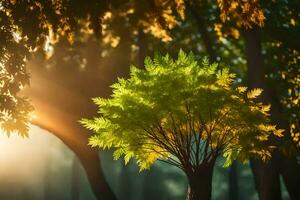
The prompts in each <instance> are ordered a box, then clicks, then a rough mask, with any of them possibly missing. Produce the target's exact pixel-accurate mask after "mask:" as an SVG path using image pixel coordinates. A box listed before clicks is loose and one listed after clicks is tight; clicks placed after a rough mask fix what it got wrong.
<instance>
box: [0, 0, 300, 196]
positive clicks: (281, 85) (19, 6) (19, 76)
mask: <svg viewBox="0 0 300 200" xmlns="http://www.w3.org/2000/svg"><path fill="white" fill-rule="evenodd" d="M299 13H300V5H299V2H298V1H297V0H289V1H285V0H277V1H268V0H261V1H240V0H230V1H223V0H218V1H210V0H186V1H184V0H173V1H171V0H151V1H146V0H142V1H126V0H114V1H99V0H92V1H83V0H78V1H73V0H65V1H61V0H57V1H50V0H38V1H25V0H24V1H23V0H17V1H15V0H7V1H2V2H1V4H0V17H1V21H0V25H1V29H0V35H1V37H0V38H1V39H0V45H1V55H0V59H1V66H0V91H1V93H0V124H1V127H2V128H4V129H5V131H6V132H8V133H9V132H12V131H15V130H17V131H18V132H19V133H20V134H21V135H26V133H27V132H28V125H29V124H28V119H29V118H32V114H31V112H32V105H33V106H34V108H35V115H36V116H37V117H36V118H35V119H33V123H35V124H37V125H39V126H40V127H42V128H44V129H47V130H49V131H50V132H51V133H52V134H54V135H55V136H57V137H58V138H59V139H61V140H62V141H63V142H64V143H65V144H66V145H67V146H68V147H69V148H70V149H71V150H72V151H73V152H75V154H76V155H77V156H78V158H79V160H80V161H81V163H82V165H83V167H84V169H85V171H86V172H87V175H88V177H89V182H90V184H91V186H92V188H93V191H94V194H95V196H96V197H97V198H98V199H103V198H104V199H114V198H115V195H114V194H113V193H112V192H111V189H109V186H108V184H107V182H106V181H105V179H104V178H103V177H104V176H103V173H102V171H101V167H100V160H99V156H98V152H97V151H96V150H94V149H91V148H90V147H88V146H86V144H87V138H88V136H89V133H86V132H85V130H83V129H82V128H81V127H80V126H79V125H78V123H77V120H78V119H81V118H82V117H91V116H93V115H94V113H95V109H96V108H95V107H94V106H93V105H92V102H91V101H90V98H91V97H95V96H103V97H107V96H108V95H110V92H111V90H110V88H109V87H108V86H109V85H110V84H111V83H112V82H114V81H115V79H116V77H118V76H127V75H128V71H129V63H135V64H137V65H138V66H140V67H142V66H143V65H142V61H143V60H144V57H145V55H150V56H151V55H152V54H153V52H154V51H160V52H162V53H164V52H169V53H170V54H171V55H172V54H173V55H174V54H175V53H177V51H178V49H179V48H182V49H184V50H185V51H189V50H192V51H193V52H194V53H195V54H196V55H198V56H199V57H202V56H204V55H209V57H210V59H211V60H213V61H218V62H221V63H223V64H224V65H228V66H230V67H231V70H232V71H233V72H235V73H237V74H238V75H239V77H242V78H241V79H239V80H237V81H239V82H244V83H248V85H249V87H251V88H253V87H262V88H264V89H265V90H266V91H268V92H267V95H266V96H265V97H264V98H263V101H265V102H268V103H271V104H272V119H273V121H274V122H276V123H278V125H279V126H280V127H281V128H285V129H286V130H287V132H289V133H288V134H286V135H288V136H287V137H286V140H284V142H280V143H279V142H278V141H276V140H274V141H273V142H274V144H275V145H277V146H279V147H287V146H288V147H289V148H279V149H280V151H278V152H276V153H275V155H274V156H273V158H274V159H273V160H272V161H271V162H270V163H269V164H267V165H265V164H262V163H259V162H257V161H254V162H252V165H251V166H252V168H253V171H254V174H255V177H256V179H255V180H256V188H257V190H258V192H259V194H260V195H259V196H260V199H280V196H281V192H280V191H281V190H280V181H279V180H280V176H282V177H283V179H284V181H285V185H286V187H287V190H288V191H289V194H290V197H291V199H299V191H298V190H297V186H299V185H300V184H299V179H300V175H299V164H297V162H296V156H298V155H299V141H300V138H299V137H300V133H299V113H300V112H299V80H300V79H299V74H300V73H299V70H300V67H299V46H300V45H299V43H300V40H299V39H298V38H297V36H298V35H299V31H300V29H299V23H300V19H299V18H300V17H299ZM29 75H30V79H29ZM29 80H30V81H31V86H30V87H26V89H25V90H23V91H22V93H20V90H22V89H23V88H24V86H26V85H28V83H29ZM28 98H29V99H31V105H30V103H29V100H28ZM83 105H84V106H83ZM86 105H88V106H86ZM283 143H284V144H283ZM282 152H284V155H283V154H282ZM287 154H290V155H292V157H289V158H287V157H286V155H287ZM106 162H107V161H106ZM102 165H104V163H102ZM106 167H109V166H106ZM104 168H105V167H103V169H104ZM130 168H131V169H130V170H134V166H132V165H130ZM239 168H240V166H237V167H236V169H239ZM234 169H235V168H233V169H232V170H231V175H230V176H231V177H234V174H235V173H238V174H239V172H236V171H235V170H234ZM104 170H105V169H104ZM130 170H124V172H125V171H130ZM154 171H156V170H154ZM149 174H152V172H149V173H145V174H144V175H143V177H144V178H145V182H144V183H143V184H144V185H145V187H144V188H145V190H151V188H152V187H150V186H147V184H148V185H149V184H150V183H149V181H148V180H149V179H151V180H152V181H153V179H152V178H151V177H153V176H154V175H153V176H151V175H149ZM260 174H268V175H267V176H264V177H263V178H262V179H259V178H258V177H262V176H261V175H260ZM122 177H123V178H122V179H124V180H123V181H121V182H124V183H127V182H129V181H130V184H132V183H133V182H135V181H133V179H132V178H130V179H128V177H127V176H122ZM126 177H127V178H126ZM127 179H128V180H127ZM155 180H157V182H160V181H159V180H158V179H155ZM237 180H240V179H236V178H232V179H231V183H232V185H235V184H236V181H237ZM150 185H151V184H150ZM131 187H134V184H133V185H132V186H131ZM150 193H154V192H150ZM240 195H242V194H240ZM239 197H240V196H239ZM123 198H124V197H123ZM240 198H241V197H240ZM125 199H126V198H125Z"/></svg>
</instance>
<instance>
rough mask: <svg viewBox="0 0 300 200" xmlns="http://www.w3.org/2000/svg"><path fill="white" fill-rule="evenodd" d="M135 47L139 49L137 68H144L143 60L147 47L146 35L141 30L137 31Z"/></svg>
mask: <svg viewBox="0 0 300 200" xmlns="http://www.w3.org/2000/svg"><path fill="white" fill-rule="evenodd" d="M137 46H138V47H139V51H138V67H139V68H144V60H145V57H146V55H147V49H148V46H147V40H146V35H145V33H144V31H143V30H142V29H139V33H138V42H137Z"/></svg>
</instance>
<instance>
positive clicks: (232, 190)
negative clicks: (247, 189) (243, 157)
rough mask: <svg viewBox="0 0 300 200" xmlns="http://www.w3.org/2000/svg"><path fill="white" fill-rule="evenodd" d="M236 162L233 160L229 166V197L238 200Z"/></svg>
mask: <svg viewBox="0 0 300 200" xmlns="http://www.w3.org/2000/svg"><path fill="white" fill-rule="evenodd" d="M237 172H238V171H237V163H236V162H234V163H233V164H232V165H231V166H230V168H229V172H228V175H229V199H230V200H238V198H239V187H238V178H237V177H238V174H237Z"/></svg>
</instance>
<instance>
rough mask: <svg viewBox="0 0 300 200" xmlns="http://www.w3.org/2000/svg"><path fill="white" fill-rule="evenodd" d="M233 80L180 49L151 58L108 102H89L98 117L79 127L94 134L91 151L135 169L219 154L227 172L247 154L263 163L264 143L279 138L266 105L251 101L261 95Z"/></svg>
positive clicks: (133, 70)
mask: <svg viewBox="0 0 300 200" xmlns="http://www.w3.org/2000/svg"><path fill="white" fill-rule="evenodd" d="M234 78H235V75H234V74H232V73H230V72H229V70H228V69H227V68H221V69H218V65H217V64H216V63H214V64H209V62H208V60H207V59H203V61H202V62H201V63H199V62H198V61H197V60H196V59H195V57H194V55H193V54H192V53H190V54H188V55H186V54H185V53H184V52H183V51H180V52H179V54H178V59H177V60H173V59H172V58H171V57H170V56H169V55H166V56H160V55H158V54H157V55H156V56H155V57H154V59H153V60H152V59H150V58H149V57H148V58H146V59H145V70H143V69H138V68H136V67H133V66H132V67H131V73H130V78H129V79H127V80H125V79H119V81H118V82H117V83H115V84H114V85H112V88H113V94H112V96H111V98H110V99H104V98H94V99H93V100H94V102H95V103H96V104H97V105H98V106H99V111H98V112H99V114H100V115H101V116H99V117H97V118H94V119H91V120H90V119H83V120H82V121H81V123H82V124H83V125H84V126H85V127H86V128H88V129H90V130H93V131H94V132H95V133H96V134H95V135H94V136H92V137H91V138H90V144H91V145H92V146H98V147H101V148H111V147H115V148H116V150H115V152H114V157H115V159H118V158H119V157H120V156H122V155H124V156H125V162H126V163H127V162H128V161H129V159H130V158H135V159H136V160H137V163H138V165H139V167H140V169H141V170H143V169H147V168H149V167H150V166H151V165H152V164H153V163H154V162H155V161H156V160H157V159H160V160H164V161H166V162H168V163H171V164H173V165H176V166H178V167H179V168H181V169H185V168H186V167H187V166H189V165H191V166H192V167H198V166H199V165H201V164H202V163H206V162H209V161H210V160H212V159H215V158H216V157H217V156H219V155H221V154H223V156H224V157H225V158H226V161H225V166H229V165H230V164H231V162H232V161H233V160H236V159H238V160H241V161H246V160H247V158H248V157H249V156H250V155H251V156H256V157H260V158H262V159H264V160H266V159H268V158H269V157H270V156H271V154H270V151H271V150H272V147H271V146H269V145H268V144H267V143H266V141H267V140H268V138H269V137H273V136H274V135H276V136H279V137H281V136H283V130H281V129H276V127H275V125H271V124H270V123H269V121H268V118H267V116H268V111H269V108H270V106H268V105H263V104H262V103H259V102H256V98H257V97H258V96H259V95H260V94H261V92H262V90H261V89H258V88H256V89H253V90H250V91H247V88H246V87H242V86H239V87H238V86H234V85H235V82H234V80H235V79H234Z"/></svg>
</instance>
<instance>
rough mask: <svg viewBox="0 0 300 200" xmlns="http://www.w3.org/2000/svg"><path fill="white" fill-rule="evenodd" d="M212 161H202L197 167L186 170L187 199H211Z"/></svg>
mask: <svg viewBox="0 0 300 200" xmlns="http://www.w3.org/2000/svg"><path fill="white" fill-rule="evenodd" d="M214 163H215V162H214V161H212V162H210V163H203V164H201V166H200V167H199V168H198V169H196V170H194V171H188V172H186V174H187V177H188V182H189V188H188V194H187V200H211V190H212V176H213V168H214Z"/></svg>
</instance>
